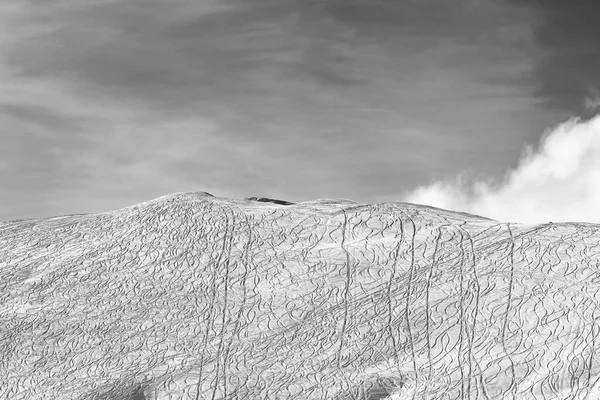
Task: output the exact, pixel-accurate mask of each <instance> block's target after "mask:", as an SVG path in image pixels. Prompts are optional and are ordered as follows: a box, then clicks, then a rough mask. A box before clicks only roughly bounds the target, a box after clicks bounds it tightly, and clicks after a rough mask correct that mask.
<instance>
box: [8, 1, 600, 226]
mask: <svg viewBox="0 0 600 400" xmlns="http://www.w3.org/2000/svg"><path fill="white" fill-rule="evenodd" d="M522 3H525V2H518V1H516V0H504V1H503V0H480V1H476V0H457V1H452V2H450V1H447V0H418V1H415V0H404V1H402V0H343V1H342V0H318V1H317V0H304V1H298V0H218V1H217V0H200V1H198V0H169V1H166V0H163V1H157V0H45V1H43V2H42V1H35V0H0V27H2V32H0V200H1V202H0V220H9V219H18V218H31V217H41V216H52V215H58V214H68V213H87V212H98V211H108V210H112V209H116V208H120V207H125V206H128V205H131V204H134V203H137V202H141V201H145V200H149V199H151V198H155V197H158V196H162V195H164V194H167V193H171V192H180V191H207V192H210V193H212V194H214V195H217V196H230V197H247V196H264V197H275V198H282V199H285V200H290V201H303V200H310V199H315V198H325V197H344V198H350V199H353V200H356V201H361V202H373V201H389V200H402V198H403V196H405V194H406V193H407V192H409V191H411V190H413V189H414V188H416V187H417V186H419V185H425V184H428V183H430V182H434V181H438V180H443V179H447V178H450V177H452V176H456V175H457V174H460V173H467V174H470V175H471V176H473V177H477V178H485V179H497V178H499V177H501V176H503V175H504V174H505V172H506V170H507V169H509V168H511V167H514V165H515V164H516V163H517V162H518V160H519V157H520V155H521V153H522V150H523V147H524V146H525V145H526V144H532V145H535V144H536V143H537V142H538V140H539V138H540V137H541V135H542V134H543V133H544V130H545V129H547V128H550V127H552V126H555V125H556V124H558V123H559V122H561V121H564V120H565V119H566V118H568V117H570V116H574V115H581V116H584V117H589V116H592V115H593V114H594V113H595V111H596V109H597V108H598V104H600V96H599V95H598V93H599V88H600V79H599V75H600V73H599V72H598V71H600V69H599V67H600V52H598V51H597V43H598V39H599V37H600V35H599V33H600V28H599V27H598V25H599V24H597V23H595V21H593V20H592V18H593V17H594V16H597V15H600V10H599V9H598V6H597V5H595V4H596V3H597V2H589V1H588V2H584V1H573V0H572V1H569V2H564V1H551V0H543V1H542V0H538V1H529V2H527V4H528V6H526V7H525V6H523V5H521V4H522ZM566 3H568V4H569V6H568V7H567V6H566Z"/></svg>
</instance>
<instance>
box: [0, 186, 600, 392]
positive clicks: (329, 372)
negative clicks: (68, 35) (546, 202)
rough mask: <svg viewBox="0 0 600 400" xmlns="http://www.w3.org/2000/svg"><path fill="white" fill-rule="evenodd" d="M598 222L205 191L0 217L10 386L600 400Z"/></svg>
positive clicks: (3, 337) (2, 316) (0, 324)
mask: <svg viewBox="0 0 600 400" xmlns="http://www.w3.org/2000/svg"><path fill="white" fill-rule="evenodd" d="M599 228H600V226H599V225H593V224H544V225H521V224H507V223H500V222H497V221H493V220H490V219H487V218H483V217H478V216H474V215H469V214H464V213H455V212H450V211H446V210H440V209H435V208H431V207H425V206H419V205H414V204H407V203H380V204H359V203H355V202H352V201H349V200H339V199H326V200H316V201H309V202H303V203H298V204H287V202H283V201H275V200H273V201H270V199H263V198H249V199H226V198H218V197H214V196H212V195H210V194H208V193H177V194H173V195H168V196H164V197H161V198H158V199H155V200H152V201H148V202H145V203H141V204H138V205H134V206H132V207H128V208H124V209H121V210H118V211H113V212H107V213H101V214H91V215H71V216H62V217H55V218H47V219H38V220H20V221H10V222H5V223H0V399H10V400H20V399H23V400H25V399H27V400H30V399H31V400H37V399H44V400H70V399H73V400H92V399H94V400H167V399H169V400H198V399H211V400H216V399H335V400H350V399H365V400H378V399H389V400H399V399H417V400H420V399H490V400H491V399H502V398H504V399H540V400H541V399H544V400H550V399H581V400H583V399H589V400H592V399H600V383H599V382H600V338H598V335H599V334H600V323H599V320H598V318H600V309H599V307H598V301H600V293H599V292H600V230H599Z"/></svg>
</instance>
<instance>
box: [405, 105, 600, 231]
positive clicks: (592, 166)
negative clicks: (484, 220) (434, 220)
mask: <svg viewBox="0 0 600 400" xmlns="http://www.w3.org/2000/svg"><path fill="white" fill-rule="evenodd" d="M405 201H408V202H411V203H418V204H426V205H431V206H434V207H440V208H445V209H451V210H456V211H466V212H470V213H473V214H479V215H483V216H487V217H490V218H494V219H497V220H500V221H507V222H522V223H545V222H549V221H552V222H596V223H600V114H598V115H596V116H595V117H594V118H591V119H589V120H581V119H579V118H572V119H570V120H568V121H566V122H564V123H562V124H560V125H558V126H557V127H556V128H554V129H551V130H549V131H546V133H545V134H544V135H543V136H542V137H541V139H540V144H539V146H538V147H537V148H533V147H532V146H526V147H525V149H524V152H523V154H522V156H521V159H520V161H519V163H518V165H517V167H516V168H514V169H513V170H509V171H507V173H506V175H505V177H504V179H503V180H502V181H501V182H500V183H498V182H492V181H486V180H468V179H466V178H464V177H463V176H459V177H457V178H456V179H454V180H453V181H440V182H436V183H433V184H431V185H428V186H421V187H418V188H417V189H415V190H414V191H412V192H411V193H410V194H408V195H407V196H406V198H405Z"/></svg>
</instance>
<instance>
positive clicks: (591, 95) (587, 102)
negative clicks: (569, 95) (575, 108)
mask: <svg viewBox="0 0 600 400" xmlns="http://www.w3.org/2000/svg"><path fill="white" fill-rule="evenodd" d="M583 106H584V107H585V109H586V110H587V111H590V112H594V111H596V110H597V109H598V108H600V89H598V88H597V87H593V88H591V89H589V90H588V94H587V96H586V97H585V99H584V101H583Z"/></svg>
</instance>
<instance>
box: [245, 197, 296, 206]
mask: <svg viewBox="0 0 600 400" xmlns="http://www.w3.org/2000/svg"><path fill="white" fill-rule="evenodd" d="M246 200H253V201H261V202H263V203H274V204H279V205H282V206H290V205H292V204H295V203H292V202H290V201H285V200H275V199H269V198H267V197H246Z"/></svg>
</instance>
